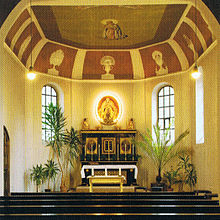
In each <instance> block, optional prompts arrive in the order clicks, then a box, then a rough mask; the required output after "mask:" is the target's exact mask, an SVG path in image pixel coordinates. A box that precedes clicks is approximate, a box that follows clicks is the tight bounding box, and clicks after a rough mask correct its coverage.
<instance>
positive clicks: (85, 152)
mask: <svg viewBox="0 0 220 220" xmlns="http://www.w3.org/2000/svg"><path fill="white" fill-rule="evenodd" d="M84 151H85V158H84V160H86V145H84Z"/></svg>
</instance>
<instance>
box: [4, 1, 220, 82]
mask: <svg viewBox="0 0 220 220" xmlns="http://www.w3.org/2000/svg"><path fill="white" fill-rule="evenodd" d="M32 9H33V11H34V14H35V16H36V17H34V19H31V17H30V11H29V8H28V9H25V10H24V11H22V12H21V14H20V15H18V16H17V17H16V19H15V20H14V22H13V23H12V25H11V26H10V27H9V28H8V32H7V34H6V38H5V43H6V45H7V46H8V47H9V48H10V49H11V51H13V53H14V54H15V55H16V56H17V57H18V59H19V60H20V61H21V62H22V63H23V65H24V66H26V68H29V67H30V61H31V57H33V67H34V70H35V71H38V72H41V73H45V74H50V75H55V76H61V77H65V78H73V79H85V80H92V79H98V80H100V79H119V80H123V79H128V80H130V79H142V78H149V77H155V76H161V75H166V74H172V73H176V72H180V71H185V70H187V69H188V68H189V67H190V66H192V65H193V64H194V62H195V60H196V59H197V58H198V57H199V56H201V55H202V54H203V53H204V52H205V51H206V50H207V49H208V48H209V47H210V46H211V45H212V43H213V42H214V41H215V39H216V38H215V36H214V35H213V34H212V30H211V29H210V26H209V24H208V23H207V22H206V19H205V18H204V17H203V14H202V13H201V12H200V11H198V10H196V9H195V7H193V6H186V5H179V4H171V5H159V4H158V5H144V6H143V5H141V6H137V5H134V6H126V5H124V6H80V7H79V6H33V7H32ZM195 15H196V16H197V20H195ZM35 18H36V19H37V20H36V19H35ZM31 26H32V32H33V33H32V42H31ZM140 71H142V72H140Z"/></svg>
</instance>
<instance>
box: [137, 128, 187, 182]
mask: <svg viewBox="0 0 220 220" xmlns="http://www.w3.org/2000/svg"><path fill="white" fill-rule="evenodd" d="M170 129H171V128H170V126H169V127H168V128H167V129H166V130H165V131H164V133H163V134H162V133H161V129H160V127H159V125H156V126H155V125H154V126H153V131H154V134H155V138H154V137H153V136H152V134H151V131H150V130H149V129H147V134H146V135H144V134H140V135H141V137H142V139H143V141H141V142H135V143H136V145H138V146H140V147H141V148H142V150H143V151H144V152H145V153H146V154H147V156H148V157H149V158H150V159H151V160H152V161H153V163H154V165H155V167H156V168H157V170H158V176H157V178H156V180H157V182H160V181H161V172H162V170H163V168H164V166H165V165H166V164H167V163H168V162H170V161H171V160H172V159H173V158H175V157H177V156H178V155H180V154H181V153H183V152H185V151H186V150H185V149H182V148H180V147H178V146H177V144H178V143H179V142H180V141H181V140H182V139H183V138H184V137H186V136H187V135H188V134H189V130H186V131H184V132H183V133H182V134H180V135H179V137H178V138H177V139H176V140H175V141H174V142H173V143H171V140H170V139H169V133H170Z"/></svg>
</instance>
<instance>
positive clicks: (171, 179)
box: [163, 167, 179, 188]
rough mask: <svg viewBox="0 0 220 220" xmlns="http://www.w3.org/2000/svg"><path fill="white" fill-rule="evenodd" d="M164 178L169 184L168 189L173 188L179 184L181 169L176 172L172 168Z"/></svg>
mask: <svg viewBox="0 0 220 220" xmlns="http://www.w3.org/2000/svg"><path fill="white" fill-rule="evenodd" d="M163 176H164V178H165V179H166V180H167V182H168V183H169V185H168V188H172V185H174V184H176V183H178V177H179V169H176V170H174V169H173V168H172V167H171V170H169V171H166V172H165V173H164V174H163Z"/></svg>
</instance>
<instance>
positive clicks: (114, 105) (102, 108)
mask: <svg viewBox="0 0 220 220" xmlns="http://www.w3.org/2000/svg"><path fill="white" fill-rule="evenodd" d="M97 108H98V109H97V113H98V119H99V121H100V123H102V124H104V125H113V124H115V123H116V122H117V120H118V116H119V104H118V102H117V100H116V99H115V98H114V97H112V96H104V97H103V98H102V99H101V100H100V101H99V103H98V106H97Z"/></svg>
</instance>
